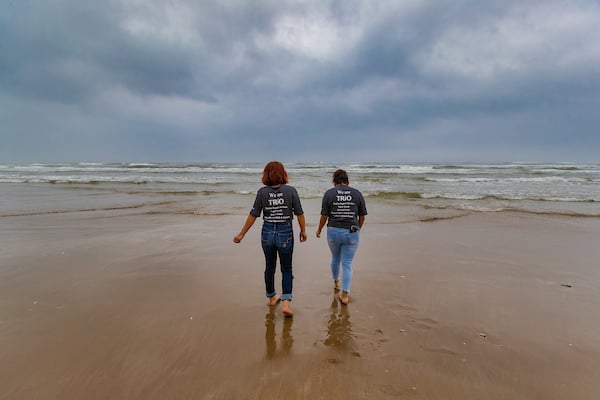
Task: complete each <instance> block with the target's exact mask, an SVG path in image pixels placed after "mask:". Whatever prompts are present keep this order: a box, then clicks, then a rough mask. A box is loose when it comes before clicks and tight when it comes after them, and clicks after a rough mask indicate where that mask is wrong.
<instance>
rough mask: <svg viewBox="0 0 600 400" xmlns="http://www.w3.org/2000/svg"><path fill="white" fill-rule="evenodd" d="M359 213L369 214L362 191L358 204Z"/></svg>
mask: <svg viewBox="0 0 600 400" xmlns="http://www.w3.org/2000/svg"><path fill="white" fill-rule="evenodd" d="M358 215H361V216H362V215H367V203H366V202H365V198H364V197H363V195H362V193H361V194H360V204H358Z"/></svg>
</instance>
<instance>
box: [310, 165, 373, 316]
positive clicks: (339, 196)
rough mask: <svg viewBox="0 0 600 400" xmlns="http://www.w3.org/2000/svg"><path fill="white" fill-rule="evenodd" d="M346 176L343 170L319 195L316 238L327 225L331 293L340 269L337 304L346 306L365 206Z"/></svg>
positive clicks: (336, 172) (360, 194)
mask: <svg viewBox="0 0 600 400" xmlns="http://www.w3.org/2000/svg"><path fill="white" fill-rule="evenodd" d="M348 184H349V181H348V174H347V173H346V171H344V170H343V169H338V170H337V171H335V172H334V173H333V185H334V187H332V188H331V189H329V190H327V191H326V192H325V194H324V195H323V202H322V206H321V219H320V220H319V227H318V228H317V237H318V238H320V237H321V230H322V229H323V227H324V226H325V223H327V244H328V245H329V250H330V251H331V276H332V278H333V282H334V288H335V290H336V291H337V290H339V289H340V278H339V277H340V264H341V266H342V294H341V296H340V301H341V302H342V304H348V302H349V301H350V299H349V297H348V293H349V292H350V285H351V284H352V259H353V258H354V254H355V253H356V250H357V249H358V242H359V240H360V229H361V228H362V226H363V224H364V223H365V215H367V206H366V204H365V199H364V197H363V195H362V193H361V192H359V191H358V190H357V189H354V188H353V187H350V186H348Z"/></svg>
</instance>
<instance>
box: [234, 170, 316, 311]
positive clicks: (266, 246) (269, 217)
mask: <svg viewBox="0 0 600 400" xmlns="http://www.w3.org/2000/svg"><path fill="white" fill-rule="evenodd" d="M262 183H263V184H264V185H265V186H263V187H262V188H260V189H259V190H258V192H257V193H256V199H255V200H254V206H253V207H252V210H250V214H249V215H248V217H247V218H246V223H245V224H244V226H243V227H242V230H241V231H240V233H239V234H237V235H236V236H235V237H234V238H233V241H234V243H240V242H241V241H242V239H243V238H244V236H245V235H246V232H248V230H249V229H250V228H251V227H252V225H253V224H254V221H256V218H258V217H260V214H261V212H262V214H263V227H262V234H261V242H262V248H263V252H264V254H265V265H266V266H265V288H266V295H267V297H268V298H269V305H270V306H275V305H277V303H278V302H279V300H282V302H283V306H282V307H283V314H284V315H285V316H286V317H291V316H292V315H293V314H294V313H293V312H292V310H291V309H290V302H291V301H292V281H293V279H294V276H293V274H292V254H293V252H294V232H293V230H292V219H293V216H294V215H296V216H297V217H298V225H299V226H300V241H301V242H304V241H306V223H305V220H304V211H302V205H301V204H300V197H299V196H298V192H297V191H296V188H294V187H293V186H289V185H288V184H287V183H288V176H287V172H286V171H285V167H284V166H283V164H281V163H280V162H279V161H271V162H269V163H268V164H267V165H265V168H264V170H263V175H262ZM277 256H279V264H280V266H281V274H282V280H281V281H282V282H281V285H282V293H281V296H279V295H278V294H277V292H276V290H275V269H276V267H277Z"/></svg>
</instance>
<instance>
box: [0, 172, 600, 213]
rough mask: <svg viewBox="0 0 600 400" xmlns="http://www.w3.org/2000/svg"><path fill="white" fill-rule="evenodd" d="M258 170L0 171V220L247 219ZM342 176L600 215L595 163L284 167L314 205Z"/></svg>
mask: <svg viewBox="0 0 600 400" xmlns="http://www.w3.org/2000/svg"><path fill="white" fill-rule="evenodd" d="M263 167H264V164H263V163H260V164H259V163H189V164H178V163H56V164H42V163H31V164H3V165H0V217H9V216H22V215H35V214H44V213H78V212H87V213H94V212H98V213H101V212H105V211H119V210H122V211H123V212H129V213H140V214H144V213H146V214H152V213H173V214H207V215H212V214H219V215H221V214H238V213H240V214H245V213H247V211H248V210H249V209H250V207H251V205H252V202H253V200H254V195H255V193H256V191H257V190H258V188H259V187H260V186H261V185H262V184H261V175H262V169H263ZM338 168H343V169H345V170H346V171H347V172H348V175H349V178H350V181H351V182H350V184H351V185H352V186H354V187H356V188H357V189H359V190H360V191H361V192H362V193H363V194H364V195H365V197H366V199H367V204H382V205H385V206H389V207H395V206H406V205H410V206H411V207H420V208H422V209H424V210H428V209H430V210H441V209H451V210H457V211H465V212H498V211H506V210H514V211H521V212H530V213H549V214H562V215H573V216H589V217H598V216H600V164H577V163H548V164H540V163H505V164H452V165H446V164H402V163H398V164H394V163H350V164H327V163H307V164H302V163H295V164H294V163H286V169H287V172H288V175H289V180H290V182H289V183H290V184H291V185H293V186H295V187H296V188H297V190H298V192H299V194H300V197H301V199H305V200H310V201H312V202H313V203H317V204H318V201H319V199H320V198H321V196H322V195H323V193H324V192H325V191H326V190H327V189H328V188H329V187H331V185H332V183H331V177H332V173H333V172H334V171H335V170H336V169H338Z"/></svg>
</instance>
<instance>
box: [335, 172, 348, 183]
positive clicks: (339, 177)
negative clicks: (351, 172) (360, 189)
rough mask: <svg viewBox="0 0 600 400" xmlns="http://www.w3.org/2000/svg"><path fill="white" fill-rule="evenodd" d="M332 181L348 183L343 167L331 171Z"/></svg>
mask: <svg viewBox="0 0 600 400" xmlns="http://www.w3.org/2000/svg"><path fill="white" fill-rule="evenodd" d="M333 182H335V183H336V184H338V185H340V184H342V183H343V184H346V185H347V184H348V174H347V173H346V171H344V170H343V169H338V170H337V171H335V172H334V173H333Z"/></svg>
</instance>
